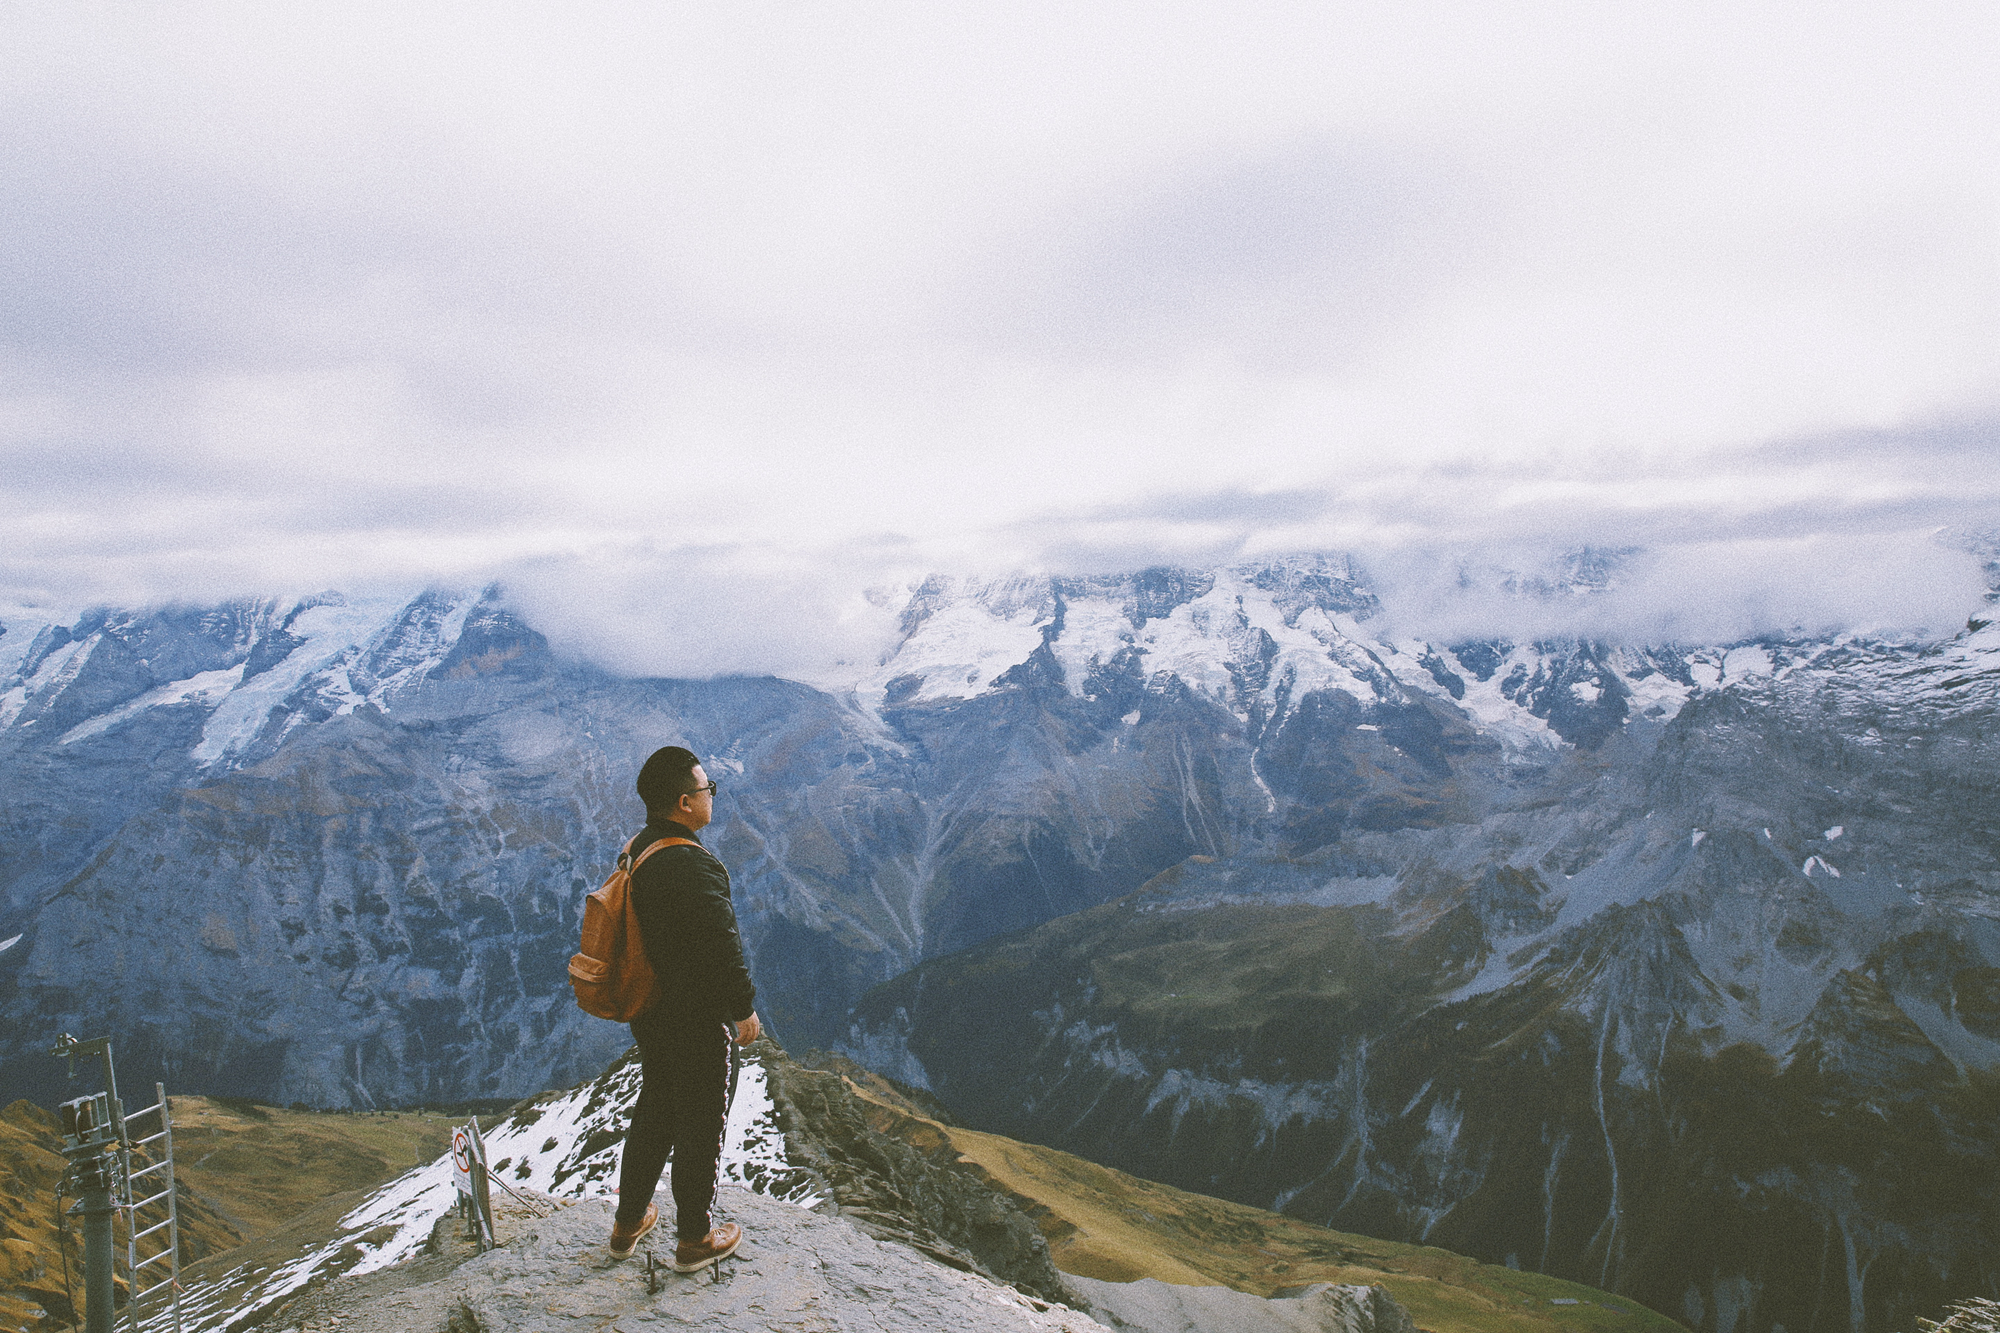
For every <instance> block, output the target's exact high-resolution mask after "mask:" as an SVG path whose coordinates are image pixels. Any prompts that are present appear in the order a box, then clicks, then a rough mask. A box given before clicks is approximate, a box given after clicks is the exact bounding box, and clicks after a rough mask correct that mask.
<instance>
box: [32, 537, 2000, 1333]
mask: <svg viewBox="0 0 2000 1333" xmlns="http://www.w3.org/2000/svg"><path fill="white" fill-rule="evenodd" d="M1615 573H1616V559H1615V558H1605V557H1594V556H1590V555H1588V554H1586V555H1585V556H1583V557H1579V558H1578V559H1577V560H1575V561H1573V562H1571V564H1570V565H1569V566H1568V568H1567V569H1565V570H1563V571H1559V572H1558V573H1557V574H1556V575H1554V576H1552V577H1547V578H1542V579H1539V580H1537V579H1522V580H1519V581H1518V582H1517V583H1516V586H1514V588H1513V589H1512V590H1511V591H1512V594H1513V595H1515V596H1517V597H1519V598H1521V599H1523V601H1522V604H1523V605H1524V606H1527V605H1530V604H1532V603H1533V602H1534V601H1535V599H1538V598H1549V597H1570V596H1589V595H1591V592H1592V589H1594V588H1597V587H1600V586H1602V585H1603V584H1605V583H1606V582H1607V581H1608V580H1611V579H1613V578H1615ZM1968 609H1969V610H1973V608H1968ZM1378 610H1379V608H1378V606H1377V602H1376V598H1375V595H1374V593H1373V592H1372V591H1371V590H1370V588H1369V585H1368V582H1367V579H1366V577H1365V574H1364V572H1363V571H1362V570H1360V569H1359V568H1357V567H1356V566H1355V565H1354V564H1353V562H1351V561H1349V560H1347V559H1345V558H1341V557H1304V558H1295V559H1287V560H1280V561H1269V562H1261V563H1254V564H1247V565H1242V566H1236V567H1229V568H1217V569H1202V570H1193V569H1151V570H1146V571H1142V572H1140V573H1136V574H1131V575H1125V576H1117V577H1099V578H1054V577H1022V578H1017V579H1009V580H1000V581H993V582H975V581H967V580H954V579H949V578H943V577H938V578H933V579H931V580H929V581H927V582H925V583H924V584H923V585H922V586H920V587H918V588H916V589H914V590H913V591H912V592H911V594H910V597H909V601H908V604H907V606H906V608H905V609H904V612H903V616H902V621H901V626H900V636H899V641H898V642H897V644H896V645H895V647H894V648H893V649H892V650H891V651H890V652H888V653H887V654H886V655H885V657H884V659H883V660H882V661H880V662H871V663H867V664H864V665H863V666H861V667H859V668H857V669H855V670H854V671H853V672H852V673H851V676H850V678H848V679H845V680H836V681H827V680H821V681H818V682H816V683H815V684H813V685H806V684H800V683H796V682H789V681H783V680H777V679H772V678H730V679H721V680H714V681H674V680H633V679H625V678H620V677H617V676H614V675H612V674H610V673H608V672H606V671H603V670H600V669H598V668H595V667H592V666H590V665H588V664H584V663H579V662H574V661H568V660H563V659H561V658H559V657H558V656H557V655H555V654H553V653H552V652H551V651H550V649H549V647H548V644H547V641H546V640H545V639H544V637H543V636H542V635H541V634H540V633H538V632H537V631H536V629H535V628H534V627H533V626H531V625H529V624H527V623H525V622H524V621H523V620H522V619H521V618H520V617H519V616H518V615H516V614H515V613H513V612H511V611H510V610H509V609H508V607H507V603H506V601H505V598H504V596H503V595H502V594H501V593H500V592H499V591H497V590H491V589H489V590H487V591H485V592H481V593H467V594H454V593H449V592H440V591H431V592H426V593H423V594H421V595H419V596H416V597H414V598H412V599H410V600H408V601H406V602H403V603H401V604H384V605H369V604H358V603H349V602H347V601H345V600H344V599H342V598H339V597H337V596H331V595H327V596H321V597H314V598H307V599H302V600H292V601H287V600H266V601H255V600H252V601H241V602H235V603H230V604H226V605H220V606H211V607H177V608H166V609H158V608H155V609H139V610H116V611H113V610H99V611H93V612H91V613H89V614H86V615H83V616H81V617H75V616H62V617H50V616H48V615H46V614H43V613H38V612H34V611H22V612H19V613H8V614H7V615H6V616H5V617H4V623H5V629H4V633H0V792H4V794H5V808H4V813H0V941H6V940H8V939H10V938H12V937H15V936H18V937H19V939H18V941H17V942H15V943H13V944H11V945H6V946H4V947H0V1013H4V1015H5V1025H4V1030H0V1085H4V1086H0V1098H6V1097H12V1096H14V1095H20V1094H28V1095H33V1096H36V1097H39V1098H41V1099H43V1100H45V1101H49V1100H54V1099H55V1098H56V1097H57V1096H58V1095H60V1088H61V1079H60V1076H59V1070H60V1066H59V1065H58V1064H57V1062H55V1061H53V1060H48V1059H47V1058H46V1057H44V1056H42V1055H41V1054H40V1052H41V1050H42V1049H43V1048H44V1047H45V1045H46V1042H47V1040H48V1038H49V1037H51V1036H53V1035H54V1033H55V1032H57V1031H60V1030H73V1031H77V1032H78V1033H79V1034H81V1035H94V1034H96V1033H98V1032H111V1033H113V1034H114V1035H115V1036H116V1037H117V1039H118V1041H119V1043H120V1045H119V1051H120V1060H121V1069H124V1070H127V1071H129V1072H128V1074H127V1077H130V1078H134V1079H143V1080H150V1079H152V1078H155V1077H163V1078H165V1079H166V1080H167V1081H168V1083H169V1086H170V1087H178V1088H182V1089H185V1090H188V1091H204V1092H214V1093H222V1094H236V1095H255V1096H261V1097H265V1098H268V1099H271V1100H276V1101H283V1102H290V1101H303V1102H307V1103H311V1104H316V1105H362V1106H366V1105H376V1104H386V1103H414V1102H422V1101H425V1100H445V1099H450V1100H463V1099H467V1098H476V1097H498V1096H513V1095H522V1094H528V1093H532V1092H538V1091H540V1090H542V1089H544V1088H547V1087H553V1086H560V1085H564V1084H568V1083H574V1082H576V1081H578V1080H580V1079H582V1078H585V1077H587V1076H589V1075H591V1074H593V1073H594V1072H595V1071H596V1070H597V1069H600V1068H602V1067H603V1065H604V1064H605V1063H606V1062H607V1060H608V1059H609V1058H610V1057H611V1056H613V1055H615V1054H616V1052H617V1051H618V1050H619V1049H621V1048H622V1047H623V1045H624V1042H625V1037H624V1034H623V1031H622V1029H617V1028H613V1027H612V1026H610V1025H608V1024H603V1023H599V1022H597V1021H596V1020H592V1019H588V1018H585V1017H584V1016H582V1015H581V1014H580V1013H579V1012H578V1011H577V1010H576V1009H575V1007H574V1005H573V1003H572V1002H571V1000H570V997H569V991H568V988H567V986H566V985H565V984H564V979H563V965H564V961H565V960H566V958H567V956H568V954H569V952H570V951H571V949H572V948H573V947H574V946H573V942H574V937H575V932H576V926H577V914H578V908H579V904H580V900H581V896H582V893H583V892H584V891H585V889H586V888H587V887H590V886H594V885H595V883H596V882H597V881H598V879H599V878H601V876H602V874H603V873H604V870H605V868H606V866H607V864H608V862H609V860H610V858H611V856H612V855H613V854H614V853H615V850H616V847H617V845H618V844H619V842H620V841H622V839H623V838H624V837H626V836H629V834H630V833H632V832H633V831H635V830H636V828H637V826H638V823H639V821H640V810H639V808H638V805H637V802H636V799H635V798H634V797H633V796H632V795H631V786H630V784H631V775H632V773H633V772H634V771H635V770H636V767H637V765H638V762H639V760H640V759H642V758H643V757H644V755H645V754H646V753H647V752H648V751H650V750H651V749H652V748H653V747H655V746H657V745H659V744H664V743H669V742H681V743H685V744H688V745H690V746H691V747H692V748H694V749H696V750H697V751H698V752H700V753H702V754H703V755H704V756H706V757H708V766H709V770H710V772H711V773H712V774H713V775H714V776H716V777H717V778H719V779H720V780H721V783H722V789H721V795H720V800H719V802H718V819H717V824H716V826H715V828H714V830H713V833H712V836H711V837H710V839H709V840H710V843H711V845H712V846H714V847H715V848H716V849H717V851H718V852H719V854H720V855H722V857H723V858H724V860H725V861H726V862H727V863H728V864H729V865H730V867H731V869H732V872H733V874H734V875H735V878H736V883H737V886H738V901H739V912H740V915H741V917H742V920H743V923H744V928H745V932H746V936H747V938H748V941H749V944H750V947H751V950H752V953H753V957H754V966H755V969H756V974H757V980H758V984H759V986H760V988H761V990H762V992H763V1001H762V1006H763V1008H764V1010H765V1012H766V1013H767V1015H768V1016H769V1017H770V1019H771V1020H772V1022H773V1024H774V1026H775V1027H776V1028H777V1030H778V1031H779V1032H780V1033H781V1034H783V1036H784V1037H785V1039H786V1040H787V1042H788V1043H789V1044H791V1045H792V1046H793V1047H794V1048H803V1047H804V1046H807V1045H811V1044H821V1045H841V1046H843V1047H845V1048H846V1049H848V1050H849V1051H851V1052H852V1053H854V1054H856V1055H857V1056H859V1057H860V1058H862V1059H863V1060H864V1062H867V1063H871V1064H873V1065H875V1066H876V1067H878V1068H882V1069H884V1070H886V1071H887V1072H890V1073H892V1074H895V1075H898V1076H899V1077H902V1078H904V1079H906V1080H907V1081H910V1082H912V1083H916V1084H919V1085H921V1086H925V1087H928V1088H929V1089H930V1090H931V1091H933V1092H934V1093H935V1094H936V1095H938V1096H939V1097H940V1098H941V1099H942V1100H943V1101H944V1102H945V1103H946V1104H947V1105H949V1106H951V1107H953V1108H954V1110H956V1111H957V1112H958V1113H960V1114H962V1115H964V1116H966V1117H967V1118H969V1119H970V1120H971V1121H972V1122H974V1123H976V1124H980V1125H983V1126H988V1127H991V1128H995V1129H998V1130H1001V1131H1003V1132H1006V1133H1010V1134H1015V1135H1017V1136H1021V1137H1026V1138H1030V1139H1036V1140H1040V1141H1043V1142H1047V1143H1051V1144H1054V1145H1056V1146H1059V1147H1063V1148H1068V1149H1071V1150H1074V1151H1077V1152H1080V1153H1082V1154H1084V1155H1086V1156H1090V1157H1093V1158H1095V1159H1097V1160H1100V1161H1104V1162H1107V1163H1110V1164H1113V1165H1118V1166H1122V1167H1126V1168H1128V1169H1131V1170H1134V1171H1136V1172H1138V1173H1140V1174H1143V1175H1146V1176H1150V1177H1153V1178H1157V1179H1160V1180H1164V1181H1167V1182H1169V1183H1174V1184H1180V1185H1183V1186H1186V1187H1189V1188H1194V1189H1199V1190H1202V1191H1204V1192H1208V1193H1213V1194H1220V1195H1223V1196H1225V1197H1229V1198H1235V1199H1239V1200H1242V1201H1245V1202H1251V1203H1256V1204H1260V1205H1265V1206H1275V1207H1279V1208H1281V1209H1283V1210H1285V1211H1289V1212H1292V1213H1295V1214H1297V1215H1299V1216H1303V1217H1308V1218H1311V1219H1313V1220H1317V1221H1321V1222H1328V1223H1332V1224H1334V1225H1337V1226H1339V1227H1341V1228H1342V1229H1344V1230H1349V1231H1359V1232H1365V1233H1372V1234H1379V1235H1384V1236H1388V1237H1391V1238H1397V1239H1428V1240H1431V1241H1433V1242H1435V1243H1438V1244H1442V1245H1447V1246H1449V1247H1451V1248H1453V1249H1456V1250H1459V1251H1462V1252H1465V1253H1469V1254H1473V1255H1475V1256H1478V1257H1481V1258H1485V1259H1488V1260H1491V1261H1493V1262H1508V1263H1516V1264H1519V1265H1521V1266H1524V1267H1530V1268H1540V1269H1544V1270H1546V1271H1550V1272H1554V1273H1559V1274H1562V1275H1565V1276H1571V1277H1575V1278H1578V1279H1580V1280H1584V1281H1588V1282H1591V1283H1593V1284H1596V1285H1599V1286H1603V1287H1607V1288H1610V1289H1613V1290H1617V1291H1621V1292H1626V1293H1628V1294H1630V1295H1632V1296H1634V1297H1636V1298H1637V1299H1639V1300H1641V1301H1644V1302H1646V1303H1647V1304H1650V1305H1652V1306H1654V1307H1655V1308H1659V1309H1664V1310H1668V1311H1672V1312H1675V1313H1678V1314H1681V1315H1682V1316H1684V1317H1686V1318H1687V1319H1688V1320H1689V1322H1690V1323H1691V1324H1693V1325H1695V1326H1697V1327H1699V1328H1702V1329H1713V1330H1716V1333H1736V1330H1740V1329H1752V1328H1754V1329H1759V1330H1761V1329H1764V1328H1768V1327H1771V1326H1773V1325H1776V1324H1782V1325H1784V1326H1785V1327H1786V1328H1787V1329H1790V1330H1792V1333H1799V1330H1803V1329H1816V1330H1817V1329H1832V1328H1847V1329H1863V1328H1867V1329H1879V1330H1884V1331H1885V1333H1886V1330H1889V1329H1891V1328H1894V1327H1899V1326H1900V1324H1899V1322H1898V1321H1902V1322H1905V1323H1906V1322H1907V1316H1908V1313H1909V1312H1910V1311H1911V1310H1913V1309H1919V1308H1928V1307H1929V1306H1930V1305H1932V1304H1936V1303H1937V1302H1938V1301H1940V1300H1942V1299H1944V1298H1948V1297H1956V1296H1963V1295H1967V1294H1989V1295H1990V1294H1995V1293H1996V1292H2000V1260H1996V1259H1995V1258H1994V1256H1995V1255H1996V1254H2000V1235H1996V1234H1995V1230H1996V1224H1995V1221H1994V1218H1993V1214H1992V1210H1991V1207H1990V1200H1991V1199H1992V1198H1994V1197H2000V1171H1996V1167H1995V1161H1994V1151H1995V1148H1994V1143H1993V1138H1992V1133H1991V1130H1992V1126H1993V1125H1994V1124H1995V1123H1996V1120H2000V923H1996V916H2000V866H1997V865H1996V860H1995V857H1996V853H2000V813H1996V811H2000V804H1996V796H2000V790H1997V789H2000V777H1996V769H1995V765H1994V760H1995V750H1994V743H1995V735H1994V723H1995V718H1996V712H2000V698H1996V696H2000V627H1995V626H1992V625H1990V624H1988V623H1987V622H1986V620H1985V618H1984V613H1983V612H1979V613H1975V614H1974V615H1973V617H1972V618H1971V619H1970V620H1969V621H1968V622H1967V625H1966V627H1965V628H1964V629H1963V630H1962V631H1959V632H1957V633H1955V634H1953V635H1951V636H1950V637H1947V638H1943V639H1939V640H1934V641H1926V642H1874V641H1868V640H1863V639H1856V638H1852V637H1849V636H1833V637H1807V638H1785V637H1768V638H1765V639H1762V640H1759V641H1756V642H1745V643H1733V644H1714V645H1686V644H1616V643H1608V642H1595V641H1588V640H1570V639H1565V640H1547V639H1544V640H1526V641H1513V640H1509V639H1494V638H1487V639H1481V640H1477V641H1464V642H1450V643H1446V642H1422V641H1414V640H1399V639H1394V638H1391V637H1388V636H1386V635H1378V634H1377V633H1375V632H1374V631H1373V630H1372V629H1371V626H1373V625H1375V624H1379V623H1382V619H1383V618H1381V617H1379V616H1378V615H1377V612H1378ZM1524 623H1526V620H1525V618H1524ZM86 1030H87V1031H86Z"/></svg>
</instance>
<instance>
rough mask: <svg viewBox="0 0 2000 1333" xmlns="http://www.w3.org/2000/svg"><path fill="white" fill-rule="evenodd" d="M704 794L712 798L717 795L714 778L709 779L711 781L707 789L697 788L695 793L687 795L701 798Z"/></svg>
mask: <svg viewBox="0 0 2000 1333" xmlns="http://www.w3.org/2000/svg"><path fill="white" fill-rule="evenodd" d="M703 792H707V793H708V794H709V795H710V796H713V795H715V779H713V778H710V779H709V781H708V785H707V786H705V787H696V788H695V789H694V790H693V791H691V792H689V793H687V794H688V795H689V796H699V795H701V794H702V793H703Z"/></svg>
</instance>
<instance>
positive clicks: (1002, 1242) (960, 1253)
mask: <svg viewBox="0 0 2000 1333" xmlns="http://www.w3.org/2000/svg"><path fill="white" fill-rule="evenodd" d="M769 1069H770V1087H771V1100H772V1102H773V1103H774V1105H775V1107H776V1110H777V1121H778V1124H779V1125H780V1126H782V1127H783V1129H784V1133H785V1145H786V1155H787V1157H788V1159H789V1160H790V1161H791V1162H793V1163H794V1164H795V1165H797V1166H799V1167H801V1168H804V1169H806V1170H809V1171H811V1172H812V1173H813V1175H814V1176H815V1177H816V1178H817V1179H818V1180H821V1181H824V1182H825V1187H826V1189H827V1191H828V1192H829V1193H830V1194H831V1196H832V1197H833V1199H834V1200H836V1201H837V1202H838V1204H839V1209H840V1213H841V1215H842V1216H843V1217H846V1218H847V1219H848V1220H850V1221H852V1222H854V1223H855V1224H856V1225H857V1226H859V1227H861V1229H862V1230H864V1231H866V1232H868V1234H870V1235H872V1236H875V1237H877V1238H879V1239H883V1240H893V1241H900V1242H902V1243H903V1244H906V1245H909V1246H911V1247H913V1248H915V1249H918V1250H921V1251H922V1252H924V1253H925V1254H928V1255H930V1256H931V1257H932V1258H934V1259H937V1260H939V1261H940V1262H943V1263H946V1264H950V1265H952V1266H953V1267H957V1268H963V1269H966V1270H968V1271H971V1272H977V1273H981V1274H983V1275H985V1276H987V1277H990V1278H993V1279H995V1280H997V1281H1000V1282H1005V1283H1008V1284H1010V1285H1012V1286H1015V1287H1018V1288H1020V1289H1021V1290H1022V1291H1025V1292H1029V1293H1031V1294H1033V1295H1035V1296H1038V1297H1040V1298H1042V1299H1043V1300H1047V1301H1063V1300H1067V1299H1068V1291H1067V1288H1066V1287H1065V1286H1064V1278H1063V1276H1062V1275H1061V1274H1060V1273H1058V1272H1057V1271H1056V1268H1055V1265H1054V1263H1053V1262H1051V1261H1050V1258H1049V1247H1048V1242H1047V1241H1046V1240H1045V1239H1043V1237H1042V1233H1041V1231H1040V1230H1039V1229H1038V1228H1037V1227H1036V1226H1035V1223H1034V1221H1033V1220H1032V1219H1030V1218H1029V1217H1028V1216H1027V1214H1026V1213H1025V1212H1023V1211H1022V1209H1020V1208H1019V1207H1017V1206H1015V1204H1014V1203H1013V1202H1012V1201H1010V1200H1009V1199H1008V1198H1007V1197H1006V1196H1005V1195H1004V1194H1003V1193H1001V1192H999V1191H997V1190H995V1189H994V1188H993V1187H992V1186H991V1185H990V1184H988V1183H987V1182H986V1181H985V1180H984V1179H983V1177H982V1176H981V1174H980V1173H979V1172H978V1171H977V1170H976V1169H974V1168H972V1167H970V1166H968V1165H965V1164H962V1163H961V1162H960V1160H959V1155H958V1152H957V1150H956V1149H954V1148H953V1147H952V1146H951V1142H950V1140H949V1139H947V1138H945V1137H944V1136H943V1135H934V1136H932V1139H931V1141H930V1142H928V1143H925V1142H924V1141H922V1140H918V1141H915V1142H913V1141H912V1140H911V1138H910V1137H909V1136H892V1135H889V1134H885V1133H882V1132H881V1131H879V1130H878V1129H876V1128H875V1127H874V1126H872V1125H871V1124H870V1123H869V1111H870V1108H869V1107H868V1106H867V1105H866V1104H865V1103H863V1102H862V1101H861V1099H860V1098H858V1097H856V1096H855V1095H854V1093H853V1092H851V1091H850V1090H849V1089H848V1087H847V1084H846V1082H845V1080H843V1079H842V1078H841V1076H840V1075H838V1074H833V1073H823V1072H820V1071H818V1070H813V1069H807V1068H804V1067H803V1066H800V1065H797V1064H793V1063H792V1062H791V1061H789V1060H784V1059H776V1060H772V1061H770V1062H769Z"/></svg>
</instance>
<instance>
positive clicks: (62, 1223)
mask: <svg viewBox="0 0 2000 1333" xmlns="http://www.w3.org/2000/svg"><path fill="white" fill-rule="evenodd" d="M68 1184H69V1166H68V1165H67V1164H66V1165H65V1166H64V1167H63V1173H62V1175H60V1176H58V1177H57V1178H56V1253H57V1254H60V1255H61V1256H62V1266H63V1297H64V1299H66V1300H67V1301H68V1302H69V1313H70V1321H69V1333H76V1314H77V1309H76V1288H75V1287H73V1286H71V1285H70V1280H69V1218H68V1217H67V1216H66V1215H65V1214H64V1213H63V1206H62V1201H63V1191H64V1187H65V1186H67V1185H68Z"/></svg>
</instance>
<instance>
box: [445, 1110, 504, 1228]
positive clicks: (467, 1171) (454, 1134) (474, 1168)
mask: <svg viewBox="0 0 2000 1333" xmlns="http://www.w3.org/2000/svg"><path fill="white" fill-rule="evenodd" d="M451 1178H452V1183H453V1184H455V1185H456V1186H458V1202H459V1206H460V1207H461V1208H463V1209H464V1210H465V1212H466V1214H467V1220H468V1221H469V1222H470V1224H471V1225H470V1228H469V1229H470V1231H471V1233H472V1239H473V1240H474V1241H475V1242H476V1243H477V1244H478V1246H479V1248H480V1249H482V1250H484V1249H486V1248H488V1247H489V1246H491V1245H493V1244H494V1243H495V1240H494V1236H493V1199H492V1196H491V1194H490V1193H489V1192H488V1189H487V1184H486V1144H485V1142H484V1141H483V1140H482V1139H481V1138H480V1137H479V1121H478V1120H476V1119H475V1120H474V1121H473V1122H472V1123H471V1124H469V1125H459V1126H457V1127H456V1128H454V1129H453V1130H452V1131H451Z"/></svg>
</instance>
